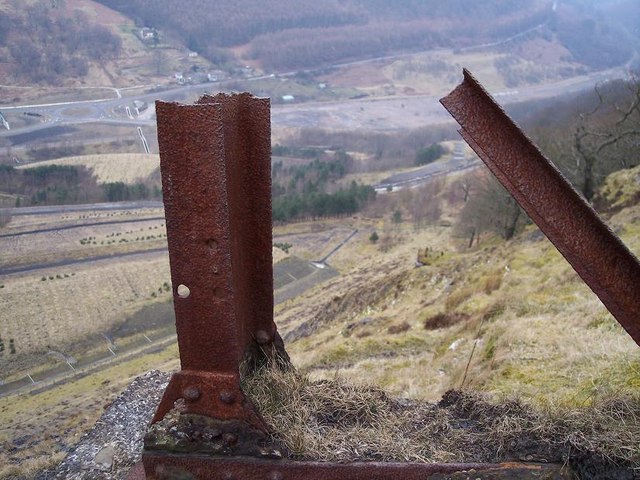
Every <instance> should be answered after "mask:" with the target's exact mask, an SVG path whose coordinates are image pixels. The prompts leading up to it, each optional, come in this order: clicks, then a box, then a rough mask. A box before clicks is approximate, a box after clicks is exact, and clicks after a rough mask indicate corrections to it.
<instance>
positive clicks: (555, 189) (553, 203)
mask: <svg viewBox="0 0 640 480" xmlns="http://www.w3.org/2000/svg"><path fill="white" fill-rule="evenodd" d="M440 102H441V103H442V105H444V107H445V108H446V109H447V110H448V111H449V113H451V115H452V116H453V117H454V118H455V119H456V121H457V122H458V123H459V124H460V126H461V127H462V129H461V130H460V134H461V135H462V136H463V138H464V139H465V140H466V141H467V143H468V144H469V145H470V146H471V148H473V150H474V151H475V152H476V153H477V154H478V156H480V158H481V159H482V160H483V161H484V163H486V164H487V166H488V167H489V169H491V171H492V172H493V174H494V175H495V176H496V177H497V179H498V180H499V181H500V183H502V185H504V187H505V188H506V189H507V190H508V191H509V192H510V193H511V195H513V197H514V198H515V199H516V200H517V202H518V203H519V204H520V205H521V206H522V208H523V209H524V210H525V211H526V212H527V214H528V215H529V216H530V217H531V219H532V220H533V221H534V222H535V223H536V224H537V225H538V227H540V230H542V231H543V232H544V233H545V235H546V236H547V237H548V238H549V240H551V242H552V243H553V244H554V245H555V246H556V248H557V249H558V250H559V251H560V253H561V254H562V255H563V256H564V257H565V258H566V259H567V261H568V262H569V263H570V264H571V266H572V267H573V268H574V270H575V271H576V272H577V273H578V275H580V277H581V278H582V279H583V280H584V281H585V283H586V284H587V285H588V286H589V287H590V288H591V289H592V290H593V291H594V293H595V294H596V295H597V296H598V297H599V298H600V300H601V301H602V303H603V304H604V305H605V307H607V309H608V310H609V311H610V312H611V313H612V314H613V316H614V317H615V318H616V319H617V320H618V322H620V324H621V325H622V326H623V327H624V329H625V330H626V331H627V332H628V333H629V335H630V336H631V338H633V340H635V342H636V343H637V344H638V345H640V287H639V285H640V262H638V259H637V258H636V257H635V256H634V255H633V253H631V252H630V251H629V249H628V248H627V247H626V246H625V245H624V243H622V241H621V240H620V239H619V238H618V237H617V236H616V235H615V234H614V233H613V232H612V231H611V230H610V229H609V228H608V227H607V226H606V225H605V224H604V222H603V221H602V220H601V219H600V217H599V216H598V214H597V213H596V212H595V210H594V209H593V208H592V207H591V206H590V205H589V204H588V203H587V202H586V201H585V200H584V198H583V197H582V196H581V195H580V194H579V193H578V192H576V191H575V190H574V189H573V187H572V186H571V185H570V184H569V182H568V181H567V180H566V179H565V178H564V177H563V175H562V174H561V173H560V171H559V170H558V169H557V168H556V167H555V166H554V165H553V164H552V163H551V162H550V161H549V160H548V159H547V158H545V157H544V155H543V154H542V153H541V152H540V150H538V148H537V147H536V146H535V145H534V144H533V143H532V142H531V141H530V140H529V139H528V138H527V137H526V135H525V134H524V133H523V132H522V131H521V130H520V129H519V128H518V126H517V125H516V124H515V123H514V122H513V120H511V119H510V118H509V117H508V115H507V114H506V113H505V112H504V111H503V110H502V108H501V107H500V106H499V105H498V104H497V103H496V102H495V100H493V98H492V97H491V96H490V95H489V93H488V92H487V91H486V90H485V89H484V88H483V87H482V85H480V83H478V81H477V80H476V79H475V78H474V77H473V76H472V75H471V74H470V73H469V72H468V71H467V70H466V69H465V70H464V81H463V82H462V83H461V84H460V85H459V86H458V87H456V88H455V89H454V90H453V92H451V93H450V94H449V95H448V96H446V97H445V98H443V99H441V100H440Z"/></svg>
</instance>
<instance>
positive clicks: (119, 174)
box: [19, 153, 160, 184]
mask: <svg viewBox="0 0 640 480" xmlns="http://www.w3.org/2000/svg"><path fill="white" fill-rule="evenodd" d="M46 165H71V166H83V167H87V168H88V169H89V170H91V171H92V172H93V174H94V175H95V176H96V179H97V181H98V182H99V183H107V182H123V183H126V184H133V183H136V182H138V181H144V180H146V179H147V178H148V177H149V176H150V175H151V174H152V173H153V172H154V171H156V170H157V169H158V168H160V157H159V156H158V155H149V154H145V153H138V154H136V153H129V154H102V155H82V156H75V157H65V158H60V159H56V160H46V161H44V162H38V163H36V164H33V165H27V166H24V167H19V168H33V167H42V166H46Z"/></svg>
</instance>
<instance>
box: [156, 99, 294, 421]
mask: <svg viewBox="0 0 640 480" xmlns="http://www.w3.org/2000/svg"><path fill="white" fill-rule="evenodd" d="M156 112H157V117H158V140H159V145H160V167H161V173H162V187H163V196H164V204H165V216H166V224H167V239H168V245H169V261H170V266H171V280H172V284H173V293H174V308H175V312H176V329H177V333H178V346H179V349H180V362H181V367H182V371H181V372H179V373H177V374H175V375H174V376H173V377H172V379H171V382H170V384H169V386H168V387H167V390H166V392H165V395H164V397H163V399H162V401H161V403H160V406H159V407H158V410H157V413H156V416H155V417H154V420H153V421H154V422H157V421H159V420H161V419H162V418H163V417H164V416H165V415H166V413H167V412H168V411H169V410H171V409H172V408H173V407H174V403H175V402H176V401H177V400H180V399H182V400H183V401H184V402H185V405H184V407H183V411H184V413H192V414H200V415H206V416H210V417H213V418H217V419H220V420H231V419H241V420H244V421H246V422H248V423H250V424H251V425H253V426H254V427H256V428H258V429H260V430H263V431H266V426H265V425H264V423H263V421H262V420H261V418H260V416H259V414H257V412H255V411H254V409H253V407H252V406H251V404H250V402H249V401H248V400H246V399H245V398H244V396H243V394H242V391H241V389H240V378H239V377H240V375H239V369H240V364H241V362H243V361H247V362H248V363H249V364H250V365H255V364H257V363H260V362H261V361H262V360H263V358H262V357H264V356H265V355H267V354H274V355H276V356H277V357H279V358H280V359H286V352H285V351H284V346H283V343H282V340H281V339H280V337H279V336H278V333H277V331H276V326H275V323H274V321H273V276H272V250H271V248H272V246H271V131H270V104H269V100H268V99H259V98H255V97H253V96H251V95H249V94H238V95H224V94H220V95H217V96H215V97H203V98H202V99H201V101H200V102H199V104H197V105H179V104H176V103H164V102H157V104H156Z"/></svg>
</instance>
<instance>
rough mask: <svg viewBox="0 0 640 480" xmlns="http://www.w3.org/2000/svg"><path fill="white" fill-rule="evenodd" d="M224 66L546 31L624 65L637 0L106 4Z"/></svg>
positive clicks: (300, 63)
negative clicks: (239, 53) (244, 55)
mask: <svg viewBox="0 0 640 480" xmlns="http://www.w3.org/2000/svg"><path fill="white" fill-rule="evenodd" d="M99 1H100V3H103V4H105V5H107V6H109V7H111V8H114V9H116V10H119V11H121V12H123V13H124V14H126V15H129V16H130V17H132V18H133V19H134V20H135V21H136V22H137V23H138V24H139V25H140V26H148V27H154V28H160V29H163V30H166V31H169V32H171V34H172V35H175V36H176V37H177V38H179V39H181V41H183V42H184V44H185V45H187V47H188V48H190V49H191V50H194V51H197V52H199V53H200V54H202V55H204V56H206V57H208V58H209V59H210V60H211V61H213V62H216V63H219V64H222V63H224V62H226V61H228V59H229V58H230V57H231V53H230V50H229V48H230V47H234V46H239V45H245V46H247V47H248V48H247V51H248V55H249V56H250V57H251V58H252V59H254V60H257V61H259V62H260V64H261V65H262V67H263V68H265V69H268V70H286V69H296V68H314V67H319V66H322V65H327V64H332V63H340V62H344V61H349V60H353V59H362V58H364V57H373V56H381V55H386V54H389V53H393V52H397V51H406V50H420V49H423V50H424V49H432V48H438V47H449V48H458V47H465V46H472V45H480V44H484V43H491V42H496V41H500V40H502V39H505V38H509V37H510V36H512V35H516V34H518V33H521V32H523V31H528V30H531V29H534V28H538V27H541V26H544V27H545V28H540V29H539V30H538V32H537V33H538V34H539V35H543V36H545V37H553V38H555V39H557V41H558V42H559V43H561V44H562V45H563V46H564V47H566V48H567V49H568V50H569V52H570V53H571V57H572V58H568V59H567V60H573V61H575V62H577V63H581V64H583V65H586V66H589V67H594V68H606V67H610V66H614V65H619V64H621V63H624V62H626V61H627V60H628V59H629V58H631V56H632V54H633V52H634V49H635V48H637V47H638V43H639V42H638V40H639V38H640V35H638V30H637V27H636V26H637V24H638V22H637V20H640V18H639V16H640V9H639V8H638V6H637V5H636V4H637V2H635V4H634V1H633V0H621V1H618V2H601V3H599V4H597V5H596V4H594V3H592V2H587V1H585V0H566V1H564V2H562V3H560V4H559V7H557V8H554V4H555V3H556V2H552V1H550V0H496V1H492V2H469V1H466V0H451V1H448V2H441V1H438V0H398V1H393V0H326V1H322V2H316V1H312V0H238V1H232V0H219V1H216V2H214V4H215V8H212V2H211V0H188V1H186V2H185V1H178V0H99Z"/></svg>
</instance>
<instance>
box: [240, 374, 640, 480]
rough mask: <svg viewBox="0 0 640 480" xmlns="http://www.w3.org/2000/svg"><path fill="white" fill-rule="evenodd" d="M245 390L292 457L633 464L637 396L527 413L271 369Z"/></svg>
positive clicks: (588, 466) (508, 405)
mask: <svg viewBox="0 0 640 480" xmlns="http://www.w3.org/2000/svg"><path fill="white" fill-rule="evenodd" d="M244 389H245V391H246V392H247V394H248V396H249V397H250V398H252V399H253V400H254V402H255V403H256V405H257V407H258V409H259V410H260V411H261V412H262V414H263V416H264V418H265V420H266V421H267V422H268V423H269V424H270V425H271V426H272V428H273V436H274V439H275V440H277V441H280V442H283V443H284V444H285V445H286V447H287V448H288V450H289V451H290V454H291V455H292V456H293V457H295V458H298V459H309V460H321V461H355V460H376V461H422V462H504V461H514V460H523V461H540V462H557V463H562V462H567V463H569V464H570V465H572V467H573V468H574V470H576V471H577V472H580V471H590V472H600V473H602V475H604V476H602V477H598V478H619V475H621V473H620V472H622V471H623V470H624V471H626V472H630V470H629V469H632V468H640V444H638V441H637V439H638V438H639V435H640V394H638V395H635V396H626V397H609V398H602V399H599V400H597V401H595V400H594V402H593V403H592V405H590V406H585V407H583V408H573V409H567V408H562V407H546V408H545V409H535V408H533V407H531V406H529V405H526V404H524V403H522V402H520V401H518V400H513V399H511V400H504V401H499V402H491V401H489V400H488V399H487V397H486V396H482V395H480V394H478V393H471V392H463V391H449V392H447V393H446V394H445V395H444V396H443V398H442V400H441V401H440V402H439V403H437V404H433V403H427V402H417V401H410V400H402V399H394V398H391V397H390V396H388V395H387V394H386V393H385V392H384V391H382V390H380V389H378V388H373V387H356V386H353V385H350V384H348V383H346V382H345V381H343V380H341V379H339V378H333V379H331V380H323V381H320V382H311V381H310V380H309V379H308V378H307V377H305V376H303V375H301V374H299V373H296V372H282V371H279V370H276V369H264V370H262V371H261V372H259V374H257V375H254V376H252V377H250V378H246V379H245V380H244ZM607 475H609V476H608V477H607ZM620 478H627V477H620ZM629 478H631V477H629Z"/></svg>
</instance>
